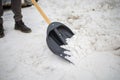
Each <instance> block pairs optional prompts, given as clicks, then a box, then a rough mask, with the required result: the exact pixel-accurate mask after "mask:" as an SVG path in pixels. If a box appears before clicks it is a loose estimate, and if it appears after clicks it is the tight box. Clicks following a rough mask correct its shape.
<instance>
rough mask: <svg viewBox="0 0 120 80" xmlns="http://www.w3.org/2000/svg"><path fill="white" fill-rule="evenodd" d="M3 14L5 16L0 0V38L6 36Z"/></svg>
mask: <svg viewBox="0 0 120 80" xmlns="http://www.w3.org/2000/svg"><path fill="white" fill-rule="evenodd" d="M2 16H3V7H2V0H0V38H2V37H4V29H3V19H2Z"/></svg>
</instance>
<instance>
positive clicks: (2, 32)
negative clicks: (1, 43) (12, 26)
mask: <svg viewBox="0 0 120 80" xmlns="http://www.w3.org/2000/svg"><path fill="white" fill-rule="evenodd" d="M4 36H5V34H4V29H3V25H2V24H0V38H3V37H4Z"/></svg>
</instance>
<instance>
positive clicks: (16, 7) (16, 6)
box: [11, 0, 31, 33]
mask: <svg viewBox="0 0 120 80" xmlns="http://www.w3.org/2000/svg"><path fill="white" fill-rule="evenodd" d="M11 7H12V11H13V13H14V19H15V29H16V30H20V31H22V32H25V33H29V32H31V29H30V28H28V27H27V26H26V25H25V24H24V22H23V21H22V12H21V0H11Z"/></svg>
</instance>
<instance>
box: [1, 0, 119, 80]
mask: <svg viewBox="0 0 120 80" xmlns="http://www.w3.org/2000/svg"><path fill="white" fill-rule="evenodd" d="M38 3H39V5H40V6H41V7H42V9H43V10H44V12H45V13H46V14H47V16H48V17H49V18H50V19H51V21H53V22H54V21H57V22H61V23H63V24H65V25H67V26H68V27H69V28H70V29H71V30H72V31H73V32H74V34H75V35H74V36H73V37H72V38H70V39H67V42H68V45H63V46H62V47H63V48H65V49H69V50H70V52H65V53H67V54H70V55H72V57H71V58H70V60H72V61H73V62H74V65H72V64H70V63H67V62H66V61H64V60H62V59H61V58H59V57H58V56H56V55H54V54H53V53H52V52H51V51H50V49H49V48H48V46H47V44H46V30H47V27H48V24H47V23H46V22H45V21H44V20H43V18H42V17H41V15H40V14H39V12H38V11H37V10H36V8H35V7H34V6H32V7H27V8H22V13H23V16H24V17H23V20H24V22H25V24H26V25H27V26H29V27H30V28H31V29H32V33H30V34H25V33H21V32H20V31H16V30H14V19H13V18H12V17H13V13H12V11H11V10H6V11H5V13H4V16H3V18H4V29H5V37H4V38H1V39H0V80H120V0H39V2H38Z"/></svg>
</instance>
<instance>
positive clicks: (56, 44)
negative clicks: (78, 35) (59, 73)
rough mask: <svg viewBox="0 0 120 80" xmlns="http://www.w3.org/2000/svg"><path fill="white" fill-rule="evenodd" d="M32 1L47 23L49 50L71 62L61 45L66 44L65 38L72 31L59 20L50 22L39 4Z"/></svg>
mask: <svg viewBox="0 0 120 80" xmlns="http://www.w3.org/2000/svg"><path fill="white" fill-rule="evenodd" d="M32 3H33V4H34V6H35V7H36V8H37V10H38V11H39V12H40V14H41V15H42V17H43V18H44V20H45V21H46V22H47V23H48V24H49V26H48V29H47V38H46V41H47V45H48V47H49V48H50V50H51V51H52V52H53V53H54V54H56V55H58V56H59V57H61V58H63V59H64V60H66V61H68V62H70V63H72V62H71V61H70V60H68V59H67V58H66V57H70V56H71V55H68V54H65V53H64V51H66V49H64V48H62V47H61V45H66V44H67V43H66V39H67V38H71V37H72V36H73V35H74V33H73V32H72V31H71V30H70V29H69V28H68V27H67V26H66V25H64V24H62V23H60V22H52V23H51V21H50V20H49V18H48V17H47V16H46V15H45V13H44V12H43V10H42V9H41V8H40V6H39V5H38V4H37V2H36V1H35V0H32Z"/></svg>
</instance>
